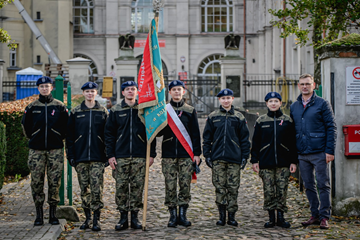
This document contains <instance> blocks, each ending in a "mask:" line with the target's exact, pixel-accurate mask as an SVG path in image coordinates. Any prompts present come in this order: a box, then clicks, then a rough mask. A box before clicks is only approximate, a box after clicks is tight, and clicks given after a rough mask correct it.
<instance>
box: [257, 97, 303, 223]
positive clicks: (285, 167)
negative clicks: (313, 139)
mask: <svg viewBox="0 0 360 240" xmlns="http://www.w3.org/2000/svg"><path fill="white" fill-rule="evenodd" d="M265 102H266V106H267V107H268V113H267V114H264V115H262V116H260V117H259V118H258V119H257V120H256V123H255V132H254V136H253V139H252V149H251V163H252V164H253V165H252V168H253V170H254V171H255V172H257V173H259V176H260V177H261V179H262V181H263V187H264V210H266V211H268V212H269V222H267V223H265V225H264V227H266V228H270V227H274V226H275V223H276V224H277V225H278V226H280V227H283V228H289V227H290V223H289V222H286V221H285V218H284V212H286V211H287V209H288V208H287V206H286V198H287V189H288V183H289V176H290V172H292V173H294V172H295V171H296V164H297V163H298V159H297V150H296V138H295V126H294V122H293V120H292V119H291V118H290V117H289V116H288V115H286V114H283V113H282V111H281V109H280V107H281V104H282V102H281V95H280V94H279V93H277V92H269V93H268V94H267V95H266V96H265ZM275 210H277V222H276V221H275Z"/></svg>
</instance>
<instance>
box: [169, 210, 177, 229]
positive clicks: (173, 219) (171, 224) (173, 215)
mask: <svg viewBox="0 0 360 240" xmlns="http://www.w3.org/2000/svg"><path fill="white" fill-rule="evenodd" d="M169 213H170V219H169V222H168V227H176V226H177V209H176V207H169Z"/></svg>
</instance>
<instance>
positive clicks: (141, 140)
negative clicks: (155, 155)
mask: <svg viewBox="0 0 360 240" xmlns="http://www.w3.org/2000/svg"><path fill="white" fill-rule="evenodd" d="M137 136H138V138H139V139H140V140H141V141H142V142H145V140H144V139H143V138H142V137H141V136H140V134H138V135H137Z"/></svg>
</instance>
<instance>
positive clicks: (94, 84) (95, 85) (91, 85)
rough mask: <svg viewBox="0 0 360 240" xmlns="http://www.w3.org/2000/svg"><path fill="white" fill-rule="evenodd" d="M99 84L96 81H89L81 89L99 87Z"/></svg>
mask: <svg viewBox="0 0 360 240" xmlns="http://www.w3.org/2000/svg"><path fill="white" fill-rule="evenodd" d="M97 87H98V85H97V84H96V83H94V82H87V83H85V84H84V85H83V86H82V87H81V90H87V89H97Z"/></svg>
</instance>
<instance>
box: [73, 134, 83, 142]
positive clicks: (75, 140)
mask: <svg viewBox="0 0 360 240" xmlns="http://www.w3.org/2000/svg"><path fill="white" fill-rule="evenodd" d="M81 137H82V135H80V136H79V137H78V138H77V139H76V140H75V142H74V143H76V142H77V141H79V140H80V138H81Z"/></svg>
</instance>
